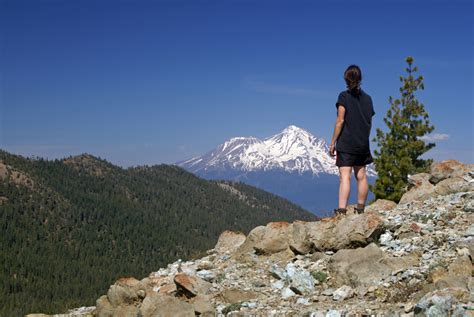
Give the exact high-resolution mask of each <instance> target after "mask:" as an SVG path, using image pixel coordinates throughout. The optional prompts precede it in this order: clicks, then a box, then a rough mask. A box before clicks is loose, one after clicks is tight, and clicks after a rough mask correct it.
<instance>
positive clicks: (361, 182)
mask: <svg viewBox="0 0 474 317" xmlns="http://www.w3.org/2000/svg"><path fill="white" fill-rule="evenodd" d="M354 174H355V177H356V179H357V205H358V207H359V208H360V207H361V206H362V207H363V206H365V202H366V200H367V195H368V193H369V184H368V183H367V175H366V174H365V166H354Z"/></svg>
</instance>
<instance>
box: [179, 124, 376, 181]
mask: <svg viewBox="0 0 474 317" xmlns="http://www.w3.org/2000/svg"><path fill="white" fill-rule="evenodd" d="M176 165H178V166H181V167H183V168H185V169H187V170H190V171H191V172H194V173H196V172H197V173H202V172H206V171H210V170H227V169H234V170H241V171H245V172H247V171H268V170H283V171H286V172H297V173H300V174H301V173H305V172H312V173H313V174H315V175H318V174H320V173H325V174H333V175H338V174H339V172H338V169H337V167H336V165H335V158H333V157H331V156H330V155H329V148H328V146H327V144H326V142H325V140H324V139H322V138H318V137H316V136H314V135H312V134H311V133H309V132H308V131H306V130H304V129H302V128H299V127H297V126H294V125H290V126H288V127H286V128H285V129H283V130H282V131H281V132H280V133H277V134H275V135H273V136H271V137H269V138H266V139H264V140H260V139H258V138H255V137H235V138H231V139H229V140H227V141H225V142H224V143H223V144H220V145H219V146H218V147H217V148H215V149H214V150H212V151H210V152H208V153H206V154H204V155H202V156H198V157H194V158H192V159H189V160H186V161H181V162H178V163H176ZM368 175H369V176H374V175H375V172H374V170H373V168H372V167H369V168H368Z"/></svg>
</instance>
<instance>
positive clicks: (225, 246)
mask: <svg viewBox="0 0 474 317" xmlns="http://www.w3.org/2000/svg"><path fill="white" fill-rule="evenodd" d="M244 241H245V234H243V233H242V232H234V231H230V230H225V231H223V232H222V233H221V234H220V236H219V239H218V240H217V244H216V246H215V247H214V250H215V251H216V252H217V253H220V254H223V253H226V252H230V253H234V251H235V250H237V248H238V247H240V245H241V244H242V243H244Z"/></svg>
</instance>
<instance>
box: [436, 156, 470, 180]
mask: <svg viewBox="0 0 474 317" xmlns="http://www.w3.org/2000/svg"><path fill="white" fill-rule="evenodd" d="M473 169H474V164H463V163H461V162H459V161H456V160H445V161H441V162H436V163H433V164H432V165H431V167H430V174H431V176H430V179H429V180H430V182H431V183H433V184H437V183H439V182H440V181H442V180H443V179H447V178H453V177H462V176H463V175H464V174H467V173H468V172H470V171H472V170H473Z"/></svg>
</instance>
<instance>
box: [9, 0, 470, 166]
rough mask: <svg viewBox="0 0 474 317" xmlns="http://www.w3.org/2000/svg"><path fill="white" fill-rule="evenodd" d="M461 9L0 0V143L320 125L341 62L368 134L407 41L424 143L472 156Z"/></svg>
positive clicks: (26, 150)
mask: <svg viewBox="0 0 474 317" xmlns="http://www.w3.org/2000/svg"><path fill="white" fill-rule="evenodd" d="M473 12H474V11H473V1H471V0H465V1H459V0H446V1H436V0H430V1H408V0H406V1H402V0H400V1H396V0H393V1H383V0H376V1H356V0H351V1H340V0H336V1H329V0H328V1H290V0H288V1H278V0H275V1H273V0H272V1H265V0H261V1H257V0H255V1H244V0H239V1H230V0H229V1H227V0H216V1H200V0H189V1H180V0H177V1H171V0H170V1H159V0H157V1H140V0H137V1H131V0H130V1H107V0H101V1H96V0H94V1H88V0H82V1H73V0H70V1H68V0H32V1H24V0H0V27H1V29H0V30H1V37H0V40H1V46H0V49H1V51H0V52H1V59H0V72H1V73H0V76H1V77H0V80H1V81H0V83H1V91H0V98H1V99H0V102H1V104H0V105H1V107H0V119H1V121H0V148H2V149H6V150H8V151H10V152H13V153H18V154H22V155H27V156H30V155H34V156H36V155H38V156H43V157H48V158H60V157H64V156H68V155H75V154H80V153H83V152H88V153H91V154H94V155H98V156H100V157H102V158H105V159H107V160H109V161H111V162H113V163H116V164H120V165H122V166H131V165H142V164H158V163H174V162H177V161H180V160H184V159H187V158H190V157H193V156H196V155H200V154H203V153H205V152H207V151H208V150H211V149H213V148H214V147H216V146H217V145H218V144H220V143H222V142H224V141H225V140H226V139H228V138H230V137H234V136H255V137H259V138H264V137H268V136H270V135H272V134H275V133H277V132H279V131H280V130H282V129H283V128H285V127H286V126H288V125H290V124H294V125H297V126H299V127H302V128H304V129H306V130H308V131H310V132H311V133H313V134H315V135H317V136H319V137H323V138H325V139H326V140H329V139H330V138H331V135H332V130H333V125H334V120H335V115H336V107H335V101H336V98H337V95H338V93H339V92H340V91H341V90H344V89H345V85H344V81H343V78H342V75H343V72H344V70H345V68H346V67H347V66H348V65H349V64H352V63H355V64H358V65H359V66H360V67H361V68H362V72H363V76H364V78H363V85H362V87H363V89H365V90H366V91H367V92H368V93H369V94H371V95H372V97H373V100H374V104H375V111H376V115H375V117H374V120H375V121H374V123H373V131H372V136H373V135H374V134H375V133H374V132H375V130H374V129H375V128H376V127H382V128H383V127H384V123H383V117H384V116H385V114H386V111H387V109H388V108H389V103H388V97H389V96H390V95H391V96H394V97H398V96H399V87H400V81H399V76H400V75H403V73H404V67H405V61H404V60H405V57H406V56H408V55H412V56H413V57H414V59H415V64H416V65H418V66H419V68H420V74H422V75H423V76H424V77H425V90H424V91H423V92H420V93H419V94H418V99H419V100H420V101H421V102H422V103H423V104H424V105H425V107H426V110H427V111H428V112H429V114H430V118H431V121H432V122H433V124H434V125H435V126H436V130H435V131H434V132H435V133H437V135H434V138H436V139H439V141H437V142H436V143H437V147H436V148H435V149H433V150H431V151H430V152H429V155H428V156H430V157H433V158H435V159H437V160H440V159H447V158H457V159H459V160H462V161H464V162H471V163H473V162H474V130H473V129H474V128H473V119H474V117H473V72H474V69H473V42H474V41H473V38H474V36H473V19H474V16H473ZM373 148H375V144H372V149H373Z"/></svg>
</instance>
